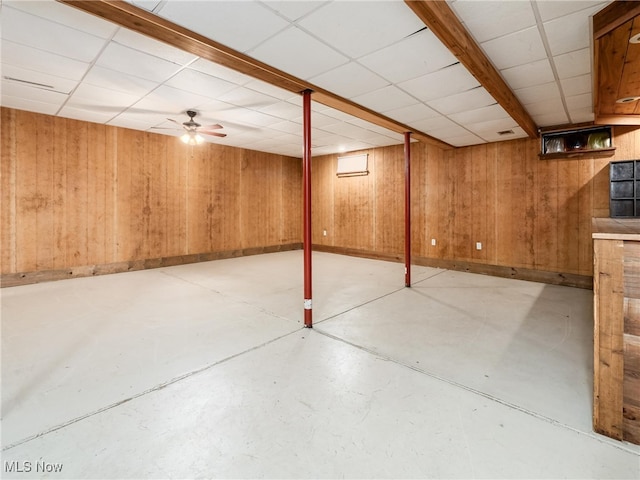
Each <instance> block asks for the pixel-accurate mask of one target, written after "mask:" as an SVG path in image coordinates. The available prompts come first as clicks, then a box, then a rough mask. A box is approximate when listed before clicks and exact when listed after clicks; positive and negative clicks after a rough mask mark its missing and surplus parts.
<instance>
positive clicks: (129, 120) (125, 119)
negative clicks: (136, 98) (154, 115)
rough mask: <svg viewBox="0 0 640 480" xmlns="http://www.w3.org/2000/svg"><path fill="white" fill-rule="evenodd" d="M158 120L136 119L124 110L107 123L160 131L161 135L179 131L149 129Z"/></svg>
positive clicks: (115, 125)
mask: <svg viewBox="0 0 640 480" xmlns="http://www.w3.org/2000/svg"><path fill="white" fill-rule="evenodd" d="M156 123H158V122H149V121H143V120H139V119H137V118H136V117H135V116H131V115H127V114H126V112H125V113H123V114H120V115H118V116H116V117H114V118H112V119H111V120H109V121H108V122H107V125H111V126H114V127H122V128H130V129H132V130H142V131H146V130H149V131H151V132H153V133H160V134H162V135H177V134H178V133H180V131H179V130H178V129H173V130H172V131H170V130H151V127H153V126H154V125H155V124H156Z"/></svg>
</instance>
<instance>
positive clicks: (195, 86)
mask: <svg viewBox="0 0 640 480" xmlns="http://www.w3.org/2000/svg"><path fill="white" fill-rule="evenodd" d="M165 85H169V86H170V87H174V88H178V89H180V90H184V91H187V92H192V93H200V94H202V93H206V96H207V97H209V98H212V99H220V100H222V101H228V102H229V103H234V102H231V101H229V100H227V99H225V98H223V97H224V95H225V94H226V93H228V92H231V91H232V90H234V89H237V90H238V91H244V89H242V88H241V87H240V88H239V87H237V86H236V85H235V84H233V83H231V82H227V81H226V80H222V79H220V78H217V77H212V76H211V75H207V74H206V73H202V72H198V71H196V70H191V69H189V68H185V69H184V70H182V71H180V72H178V73H177V74H175V75H174V76H173V77H171V78H170V79H169V80H167V81H166V82H165ZM251 91H253V90H251ZM235 105H239V104H235Z"/></svg>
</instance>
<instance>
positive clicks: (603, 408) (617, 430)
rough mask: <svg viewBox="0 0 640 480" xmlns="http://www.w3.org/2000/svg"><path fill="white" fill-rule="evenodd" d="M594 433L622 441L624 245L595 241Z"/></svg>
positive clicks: (613, 241)
mask: <svg viewBox="0 0 640 480" xmlns="http://www.w3.org/2000/svg"><path fill="white" fill-rule="evenodd" d="M593 243H594V259H595V260H594V399H593V426H594V430H595V431H597V432H599V433H602V434H604V435H607V436H609V437H612V438H616V439H619V440H621V439H622V427H623V426H622V408H623V395H622V382H623V375H624V372H623V368H624V360H623V340H622V331H623V319H624V312H623V304H624V286H623V253H624V249H623V243H622V241H620V240H599V239H595V240H594V242H593Z"/></svg>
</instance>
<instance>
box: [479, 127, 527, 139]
mask: <svg viewBox="0 0 640 480" xmlns="http://www.w3.org/2000/svg"><path fill="white" fill-rule="evenodd" d="M511 130H513V133H510V134H507V135H500V134H498V133H491V134H485V135H484V136H483V135H480V137H482V139H484V140H486V141H487V142H505V141H508V140H516V139H518V138H527V136H528V135H527V134H526V133H524V131H523V132H522V133H519V132H517V131H516V129H511Z"/></svg>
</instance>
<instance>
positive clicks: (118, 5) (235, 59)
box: [57, 0, 453, 148]
mask: <svg viewBox="0 0 640 480" xmlns="http://www.w3.org/2000/svg"><path fill="white" fill-rule="evenodd" d="M57 1H58V2H60V3H64V4H66V5H69V6H72V7H75V8H77V9H79V10H82V11H84V12H87V13H90V14H93V15H96V16H98V17H101V18H103V19H105V20H108V21H109V22H111V23H115V24H116V25H119V26H121V27H124V28H126V29H128V30H132V31H134V32H138V33H140V34H142V35H145V36H147V37H151V38H154V39H156V40H158V41H161V42H163V43H166V44H169V45H172V46H174V47H176V48H179V49H180V50H183V51H186V52H189V53H192V54H193V55H197V56H198V57H201V58H204V59H206V60H210V61H212V62H215V63H217V64H219V65H223V66H225V67H228V68H231V69H233V70H236V71H238V72H241V73H244V74H246V75H249V76H251V77H253V78H256V79H258V80H262V81H264V82H267V83H269V84H272V85H275V86H277V87H280V88H283V89H285V90H288V91H290V92H293V93H302V92H303V91H305V90H311V91H312V92H313V96H312V98H313V100H314V101H317V102H318V103H321V104H323V105H326V106H328V107H331V108H335V109H336V110H340V111H342V112H344V113H348V114H349V115H353V116H354V117H357V118H360V119H362V120H366V121H368V122H370V123H373V124H375V125H378V126H380V127H384V128H387V129H389V130H391V131H393V132H396V133H400V134H404V133H405V132H412V134H413V137H414V138H416V139H417V140H420V141H422V142H425V143H429V144H432V145H436V146H438V147H441V148H453V147H452V146H451V145H449V144H448V143H445V142H443V141H441V140H438V139H437V138H434V137H431V136H430V135H427V134H426V133H423V132H419V131H415V130H414V129H412V128H411V127H409V126H408V125H404V124H402V123H400V122H397V121H395V120H393V119H391V118H389V117H386V116H384V115H381V114H379V113H376V112H374V111H373V110H371V109H368V108H366V107H363V106H361V105H358V104H356V103H354V102H352V101H350V100H347V99H345V98H342V97H340V96H338V95H335V94H333V93H331V92H329V91H327V90H324V89H322V88H319V87H317V86H315V85H313V84H311V83H309V82H306V81H304V80H301V79H299V78H296V77H294V76H293V75H289V74H288V73H286V72H283V71H282V70H279V69H277V68H274V67H272V66H270V65H267V64H266V63H263V62H260V61H259V60H256V59H254V58H252V57H250V56H248V55H245V54H243V53H241V52H238V51H236V50H233V49H232V48H229V47H227V46H225V45H222V44H221V43H218V42H216V41H214V40H211V39H210V38H207V37H205V36H203V35H200V34H198V33H196V32H193V31H191V30H189V29H187V28H184V27H181V26H180V25H177V24H175V23H173V22H170V21H169V20H166V19H164V18H161V17H159V16H157V15H155V14H153V13H151V12H149V11H147V10H145V9H143V8H140V7H137V6H135V5H133V4H131V3H129V2H123V1H121V0H57Z"/></svg>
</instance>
